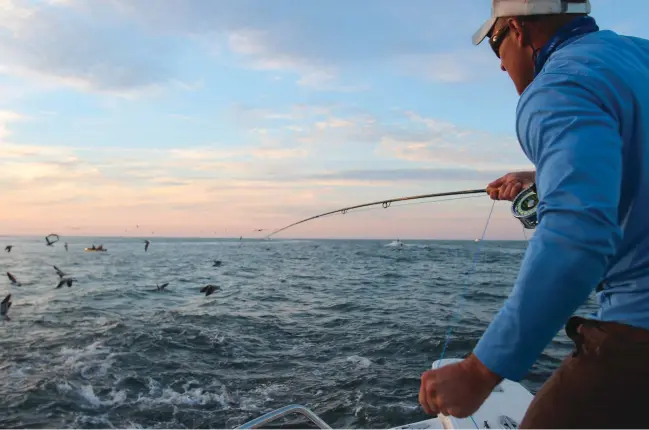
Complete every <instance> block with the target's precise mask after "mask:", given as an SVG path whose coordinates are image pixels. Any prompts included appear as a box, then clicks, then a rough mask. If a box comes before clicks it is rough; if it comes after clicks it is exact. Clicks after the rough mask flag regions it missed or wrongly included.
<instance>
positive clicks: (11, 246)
mask: <svg viewBox="0 0 649 430" xmlns="http://www.w3.org/2000/svg"><path fill="white" fill-rule="evenodd" d="M13 247H14V246H13V245H7V246H5V251H7V252H11V248H13Z"/></svg>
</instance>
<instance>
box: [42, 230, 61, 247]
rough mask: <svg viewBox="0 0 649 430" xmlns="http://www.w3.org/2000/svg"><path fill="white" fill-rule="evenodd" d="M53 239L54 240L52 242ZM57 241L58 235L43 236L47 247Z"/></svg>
mask: <svg viewBox="0 0 649 430" xmlns="http://www.w3.org/2000/svg"><path fill="white" fill-rule="evenodd" d="M53 239H56V240H53ZM58 241H59V235H58V234H55V233H51V234H48V235H47V236H45V242H47V246H52V245H54V244H55V243H56V242H58Z"/></svg>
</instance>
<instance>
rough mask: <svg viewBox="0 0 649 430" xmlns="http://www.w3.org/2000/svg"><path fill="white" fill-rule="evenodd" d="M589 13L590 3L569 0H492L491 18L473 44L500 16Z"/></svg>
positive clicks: (474, 42) (481, 37)
mask: <svg viewBox="0 0 649 430" xmlns="http://www.w3.org/2000/svg"><path fill="white" fill-rule="evenodd" d="M563 13H566V14H572V13H585V14H589V13H590V1H589V0H586V1H585V2H584V3H575V2H571V1H570V0H492V4H491V18H489V19H488V20H487V21H486V22H485V23H484V24H482V27H480V29H479V30H478V31H476V32H475V34H474V35H473V44H474V45H479V44H480V42H482V41H483V40H484V38H485V37H487V34H489V32H490V31H491V29H492V28H493V26H494V24H495V23H496V20H497V19H498V18H500V17H502V16H524V15H549V14H563Z"/></svg>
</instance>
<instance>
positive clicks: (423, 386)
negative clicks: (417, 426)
mask: <svg viewBox="0 0 649 430" xmlns="http://www.w3.org/2000/svg"><path fill="white" fill-rule="evenodd" d="M419 404H420V405H421V407H422V408H424V412H426V413H427V414H428V415H433V413H432V411H431V410H430V408H429V407H428V402H427V401H426V384H425V379H424V377H423V376H422V378H421V385H420V386H419Z"/></svg>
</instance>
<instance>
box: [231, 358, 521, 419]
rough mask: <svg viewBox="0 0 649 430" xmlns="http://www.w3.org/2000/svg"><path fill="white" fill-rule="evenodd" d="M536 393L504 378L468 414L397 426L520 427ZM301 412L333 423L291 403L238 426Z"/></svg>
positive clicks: (437, 365) (451, 360)
mask: <svg viewBox="0 0 649 430" xmlns="http://www.w3.org/2000/svg"><path fill="white" fill-rule="evenodd" d="M459 361H462V360H461V359H456V358H446V359H443V360H437V361H435V362H434V363H433V366H432V368H433V369H439V368H440V367H441V366H445V365H447V364H452V363H456V362H459ZM533 398H534V396H533V395H532V393H530V392H529V391H528V390H527V389H526V388H525V387H523V386H522V385H521V384H520V383H518V382H514V381H510V380H507V379H505V380H503V381H502V382H501V383H500V384H498V385H497V386H496V388H494V390H493V391H492V392H491V394H490V395H489V397H488V398H487V400H485V402H484V403H483V404H482V406H481V407H480V408H479V409H478V410H477V411H476V412H475V413H474V414H473V415H470V416H468V417H467V418H455V417H451V416H444V415H441V414H440V415H438V416H437V417H435V418H430V419H427V420H424V421H418V422H414V423H410V424H404V425H402V426H399V427H393V428H392V429H391V430H397V429H403V430H406V429H481V428H487V429H488V428H492V429H494V428H504V429H515V428H518V426H519V423H520V422H521V421H522V420H523V417H524V416H525V412H526V411H527V408H528V407H529V405H530V403H531V402H532V399H533ZM290 414H300V415H302V416H304V417H305V418H307V419H308V420H309V421H311V423H313V424H315V425H316V426H318V427H319V428H321V429H330V428H331V427H330V426H329V425H328V424H327V423H326V422H325V421H324V420H322V418H320V417H319V416H318V415H316V414H315V413H314V412H313V411H311V410H310V409H309V408H307V407H306V406H303V405H299V404H292V405H287V406H284V407H282V408H279V409H276V410H274V411H271V412H268V413H267V414H264V415H262V416H260V417H258V418H255V419H253V420H251V421H248V422H247V423H245V424H243V425H241V426H239V427H236V428H238V429H251V428H264V427H267V426H268V424H270V423H271V422H273V421H277V420H278V419H280V418H282V417H284V416H287V415H290Z"/></svg>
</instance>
